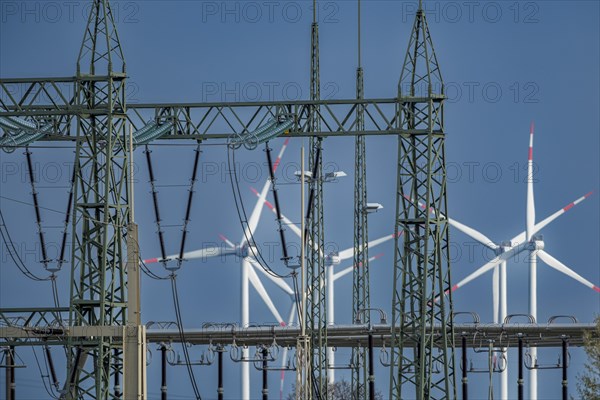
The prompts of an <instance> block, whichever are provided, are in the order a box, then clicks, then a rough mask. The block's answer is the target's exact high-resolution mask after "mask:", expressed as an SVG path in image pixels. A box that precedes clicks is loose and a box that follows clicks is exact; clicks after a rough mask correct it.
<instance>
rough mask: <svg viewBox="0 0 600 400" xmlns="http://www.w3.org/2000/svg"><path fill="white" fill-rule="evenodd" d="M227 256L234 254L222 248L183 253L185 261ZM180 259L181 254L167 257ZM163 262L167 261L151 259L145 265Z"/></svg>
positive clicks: (168, 258) (145, 261)
mask: <svg viewBox="0 0 600 400" xmlns="http://www.w3.org/2000/svg"><path fill="white" fill-rule="evenodd" d="M227 254H232V253H231V251H229V250H224V249H222V248H221V247H208V248H205V249H200V250H194V251H188V252H185V253H183V259H184V260H195V259H199V258H203V259H208V258H212V257H218V256H221V255H227ZM178 257H179V254H172V255H170V256H168V257H167V260H174V259H176V258H178ZM163 261H165V260H162V259H160V258H149V259H147V260H144V263H145V264H153V263H157V262H163Z"/></svg>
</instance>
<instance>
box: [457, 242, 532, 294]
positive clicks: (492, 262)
mask: <svg viewBox="0 0 600 400" xmlns="http://www.w3.org/2000/svg"><path fill="white" fill-rule="evenodd" d="M527 245H528V244H527V243H520V244H519V245H518V246H514V247H511V248H510V249H509V250H508V251H505V252H504V253H500V254H499V255H497V256H496V257H494V258H493V259H491V260H490V261H489V262H487V263H486V264H484V265H483V266H481V267H480V268H479V269H477V270H476V271H475V272H473V273H471V274H470V275H469V276H467V277H466V278H464V279H463V280H462V281H460V282H458V283H457V284H456V285H454V286H452V289H451V290H452V291H453V292H454V291H455V290H456V289H458V288H461V287H463V286H464V285H466V284H467V283H469V282H471V281H472V280H474V279H476V278H478V277H480V276H481V275H483V274H485V273H486V272H488V271H489V270H490V269H492V268H494V267H495V266H496V265H499V264H500V263H501V262H502V261H505V260H508V259H509V258H510V257H512V256H514V255H516V254H519V253H521V252H522V251H525V250H527Z"/></svg>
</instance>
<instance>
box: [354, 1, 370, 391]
mask: <svg viewBox="0 0 600 400" xmlns="http://www.w3.org/2000/svg"><path fill="white" fill-rule="evenodd" d="M360 13H361V9H360V0H358V63H357V68H356V98H357V100H362V99H363V98H364V83H363V69H362V63H361V46H360V40H361V39H360V33H361V32H360V29H361V26H360V22H361V21H360ZM356 125H357V129H358V130H359V131H364V130H365V118H364V107H363V106H362V104H359V105H358V106H357V108H356ZM354 148H355V153H354V162H355V168H354V264H353V265H354V269H353V271H352V282H353V285H352V293H353V297H352V320H353V321H355V322H358V320H360V322H361V323H366V324H369V323H370V320H371V317H370V313H369V310H368V309H369V308H370V307H371V300H370V295H369V249H368V247H367V243H368V242H369V235H368V225H367V160H366V144H365V136H364V135H358V136H356V138H355V145H354ZM352 353H353V354H352V360H353V368H352V389H353V396H354V397H353V398H355V399H361V398H362V399H366V398H367V380H368V379H369V376H368V371H367V362H366V361H367V351H366V349H365V348H364V347H362V348H360V347H356V348H354V349H352Z"/></svg>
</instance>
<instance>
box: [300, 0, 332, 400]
mask: <svg viewBox="0 0 600 400" xmlns="http://www.w3.org/2000/svg"><path fill="white" fill-rule="evenodd" d="M310 42H311V52H310V99H311V100H313V101H315V100H320V99H321V79H320V67H319V24H318V22H317V2H316V0H313V23H312V26H311V40H310ZM308 125H309V126H310V128H309V129H310V130H312V131H319V130H321V117H320V107H319V106H318V105H313V106H311V108H310V110H309V116H308ZM309 168H310V170H311V172H312V179H311V180H310V184H309V199H308V210H307V214H308V216H309V218H308V221H307V222H308V225H307V229H308V235H307V243H305V245H306V244H307V245H308V250H307V255H308V257H307V260H306V261H307V280H308V284H307V288H308V296H307V305H306V308H307V313H306V314H307V318H306V325H307V328H308V335H309V336H310V338H311V351H310V361H309V363H310V373H311V378H312V386H313V388H312V389H311V390H312V392H313V397H314V398H327V307H326V304H327V298H326V292H327V289H326V288H327V285H326V284H325V276H326V266H325V258H324V254H323V251H324V248H325V240H324V224H323V138H322V137H318V138H316V137H311V138H310V151H309Z"/></svg>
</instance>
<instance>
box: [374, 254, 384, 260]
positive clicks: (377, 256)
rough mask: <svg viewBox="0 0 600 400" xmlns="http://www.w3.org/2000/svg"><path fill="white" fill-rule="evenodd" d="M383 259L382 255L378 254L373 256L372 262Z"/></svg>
mask: <svg viewBox="0 0 600 400" xmlns="http://www.w3.org/2000/svg"><path fill="white" fill-rule="evenodd" d="M381 257H383V253H379V254H376V255H374V256H373V260H376V259H378V258H381Z"/></svg>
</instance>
